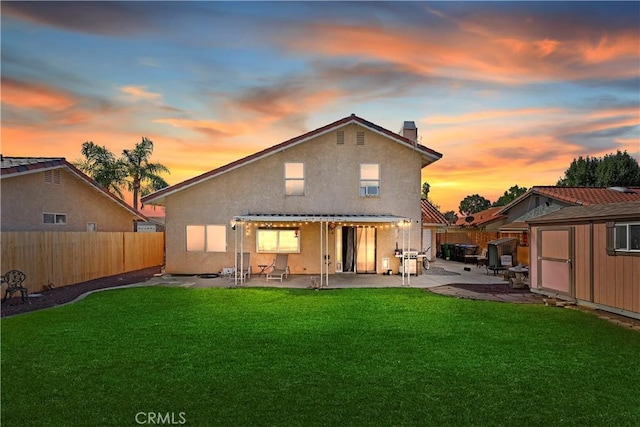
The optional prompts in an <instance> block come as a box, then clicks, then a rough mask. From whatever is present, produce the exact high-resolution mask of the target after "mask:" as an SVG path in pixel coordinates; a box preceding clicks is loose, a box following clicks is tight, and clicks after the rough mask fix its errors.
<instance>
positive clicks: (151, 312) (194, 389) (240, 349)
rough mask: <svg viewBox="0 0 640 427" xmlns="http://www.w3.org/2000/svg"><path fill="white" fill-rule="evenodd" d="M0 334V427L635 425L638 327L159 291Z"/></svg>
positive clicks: (350, 298) (408, 303) (125, 294)
mask: <svg viewBox="0 0 640 427" xmlns="http://www.w3.org/2000/svg"><path fill="white" fill-rule="evenodd" d="M1 326H2V353H1V358H2V359H1V360H2V374H1V375H2V425H3V427H4V426H26V425H42V426H54V425H55V426H63V425H70V426H71V425H73V426H76V425H87V426H103V425H114V426H126V425H138V424H136V420H135V417H136V414H139V413H141V412H145V413H149V412H153V413H161V414H162V415H163V416H166V414H171V413H173V414H174V419H173V421H174V422H176V423H177V422H181V421H185V420H186V425H225V426H228V425H233V426H242V425H272V426H282V425H340V426H343V425H385V426H386V425H428V426H429V425H433V426H443V425H451V426H467V425H478V426H495V425H505V426H521V425H525V426H528V425H540V426H549V425H575V426H599V425H601V426H624V425H628V426H638V425H640V334H639V333H638V332H635V331H632V330H628V329H623V328H620V327H617V326H615V325H612V324H609V323H607V322H604V321H602V320H600V319H598V318H596V317H595V316H591V315H588V314H585V313H583V312H579V311H574V310H566V309H565V310H563V309H556V308H549V307H544V306H541V305H540V306H538V305H515V304H504V303H492V302H483V301H468V300H457V299H453V298H448V297H443V296H438V295H434V294H431V293H428V292H425V291H422V290H418V289H341V290H330V291H312V290H302V289H299V290H289V289H246V288H240V289H182V288H163V287H153V288H135V289H119V290H112V291H107V292H101V293H98V294H94V295H91V296H89V297H88V298H86V299H85V300H83V301H81V302H79V303H75V304H72V305H69V306H65V307H60V308H56V309H52V310H45V311H41V312H35V313H31V314H27V315H23V316H18V317H14V318H8V319H3V320H2V321H1ZM181 413H182V414H181ZM180 416H182V417H180ZM144 420H145V418H144V417H142V416H140V415H139V421H144ZM165 421H166V419H165Z"/></svg>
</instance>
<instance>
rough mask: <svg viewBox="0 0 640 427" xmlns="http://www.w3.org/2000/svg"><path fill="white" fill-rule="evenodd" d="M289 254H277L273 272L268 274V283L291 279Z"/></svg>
mask: <svg viewBox="0 0 640 427" xmlns="http://www.w3.org/2000/svg"><path fill="white" fill-rule="evenodd" d="M289 274H290V270H289V254H277V255H276V259H275V261H274V262H273V270H271V271H270V272H268V273H267V282H268V281H269V280H280V281H281V282H282V279H283V278H286V277H289Z"/></svg>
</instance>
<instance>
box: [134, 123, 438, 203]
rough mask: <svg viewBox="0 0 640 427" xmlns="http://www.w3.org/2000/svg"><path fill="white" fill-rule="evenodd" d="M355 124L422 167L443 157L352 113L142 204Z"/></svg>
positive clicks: (174, 187) (159, 194)
mask: <svg viewBox="0 0 640 427" xmlns="http://www.w3.org/2000/svg"><path fill="white" fill-rule="evenodd" d="M352 123H355V124H358V125H360V126H362V127H365V128H367V129H369V130H371V131H373V132H376V133H378V134H380V135H383V136H385V137H387V138H389V139H391V140H393V141H395V142H397V143H398V144H400V145H403V146H405V147H407V148H411V149H412V150H416V151H417V152H419V153H420V154H421V156H422V167H425V166H427V165H428V164H430V163H433V162H435V161H436V160H439V159H440V158H442V154H440V153H438V152H437V151H434V150H432V149H430V148H427V147H425V146H424V145H421V144H418V143H416V142H414V141H411V140H410V139H408V138H405V137H403V136H402V135H399V134H397V133H395V132H392V131H390V130H388V129H385V128H383V127H381V126H378V125H376V124H374V123H372V122H369V121H367V120H365V119H363V118H361V117H358V116H356V115H355V114H351V115H350V116H347V117H345V118H343V119H340V120H337V121H335V122H333V123H330V124H328V125H326V126H323V127H321V128H318V129H315V130H312V131H310V132H307V133H305V134H302V135H300V136H297V137H295V138H292V139H289V140H287V141H284V142H281V143H279V144H276V145H274V146H271V147H269V148H266V149H264V150H262V151H259V152H257V153H254V154H251V155H249V156H246V157H243V158H242V159H239V160H236V161H234V162H231V163H228V164H226V165H224V166H221V167H219V168H216V169H213V170H210V171H209V172H205V173H203V174H201V175H198V176H196V177H193V178H190V179H187V180H186V181H182V182H180V183H178V184H174V185H172V186H170V187H166V188H163V189H162V190H159V191H156V192H155V193H152V194H149V195H148V196H145V197H143V198H142V202H143V203H144V204H153V203H154V202H155V203H161V202H162V201H163V200H164V198H165V197H166V196H168V195H170V194H173V193H176V192H178V191H181V190H184V189H186V188H189V187H191V186H193V185H196V184H199V183H201V182H203V181H206V180H208V179H211V178H214V177H216V176H218V175H221V174H223V173H226V172H229V171H232V170H234V169H237V168H239V167H242V166H244V165H247V164H249V163H252V162H255V161H257V160H260V159H263V158H265V157H267V156H270V155H272V154H275V153H278V152H280V151H282V150H284V149H285V148H291V147H293V146H295V145H298V144H301V143H303V142H305V141H308V140H309V139H311V138H314V137H317V136H319V135H322V134H325V133H328V132H331V131H334V130H336V129H338V128H340V127H343V126H347V125H349V124H352Z"/></svg>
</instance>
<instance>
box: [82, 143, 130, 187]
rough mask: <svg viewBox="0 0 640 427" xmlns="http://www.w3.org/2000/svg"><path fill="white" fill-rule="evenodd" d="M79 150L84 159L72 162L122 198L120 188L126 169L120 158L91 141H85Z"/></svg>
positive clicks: (123, 183)
mask: <svg viewBox="0 0 640 427" xmlns="http://www.w3.org/2000/svg"><path fill="white" fill-rule="evenodd" d="M80 152H81V153H82V155H83V156H84V159H83V160H76V161H74V162H72V164H73V165H74V166H75V167H76V168H78V169H80V170H81V171H82V172H84V173H86V174H87V175H89V176H90V177H91V178H93V179H94V180H96V181H97V182H98V183H99V184H100V185H102V186H103V187H104V188H106V189H107V190H109V191H110V192H112V193H114V194H115V195H117V196H118V197H120V198H121V199H124V194H123V193H122V188H123V187H124V185H125V178H126V175H125V174H126V171H125V170H124V167H123V166H124V164H123V163H122V160H121V159H116V156H115V155H114V154H113V153H112V152H111V151H109V149H108V148H107V147H105V146H104V145H103V146H100V145H96V144H94V143H93V141H85V142H84V143H83V144H82V149H81V150H80Z"/></svg>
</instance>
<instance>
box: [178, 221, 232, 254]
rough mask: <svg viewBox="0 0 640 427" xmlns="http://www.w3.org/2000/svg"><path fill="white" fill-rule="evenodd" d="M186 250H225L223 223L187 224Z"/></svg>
mask: <svg viewBox="0 0 640 427" xmlns="http://www.w3.org/2000/svg"><path fill="white" fill-rule="evenodd" d="M186 238H187V251H188V252H226V250H227V227H226V226H225V225H187V229H186Z"/></svg>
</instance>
